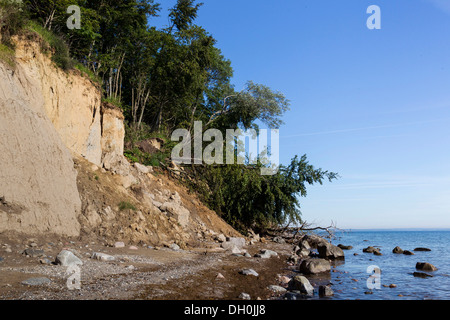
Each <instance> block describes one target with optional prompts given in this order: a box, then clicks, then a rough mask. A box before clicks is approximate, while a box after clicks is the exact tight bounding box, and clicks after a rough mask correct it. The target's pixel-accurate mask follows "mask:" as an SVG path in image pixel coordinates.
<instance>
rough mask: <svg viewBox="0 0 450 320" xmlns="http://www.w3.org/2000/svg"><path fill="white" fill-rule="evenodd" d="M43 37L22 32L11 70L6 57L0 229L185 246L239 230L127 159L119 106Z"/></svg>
mask: <svg viewBox="0 0 450 320" xmlns="http://www.w3.org/2000/svg"><path fill="white" fill-rule="evenodd" d="M39 41H42V40H39V39H37V40H35V41H25V40H17V47H16V56H15V60H16V61H15V62H16V63H15V67H14V68H12V67H11V66H8V65H7V64H5V63H2V61H0V233H1V232H3V231H17V232H20V233H25V234H45V233H52V234H57V235H67V236H80V235H81V236H98V237H102V238H103V239H106V240H108V241H114V240H122V241H123V240H125V241H128V242H136V243H137V242H142V241H145V242H147V243H161V242H177V243H180V244H186V243H190V242H197V243H198V241H202V239H205V238H206V237H215V236H216V235H217V234H218V233H223V234H225V235H238V233H237V232H236V231H235V230H233V229H232V228H231V227H230V226H228V225H227V224H226V223H225V222H224V221H223V220H222V219H220V218H219V217H218V216H217V215H216V214H215V213H214V212H213V211H210V210H208V209H207V208H206V207H205V206H203V205H202V204H201V203H200V202H199V201H198V199H196V198H195V197H194V196H192V195H191V194H190V193H189V192H188V191H187V190H186V189H185V188H183V187H182V186H180V185H178V184H177V183H176V182H174V181H171V179H170V178H169V177H167V176H165V175H164V174H161V172H160V173H158V174H156V173H153V172H152V168H148V167H145V166H141V165H139V164H136V165H134V166H133V165H131V164H130V163H128V161H127V160H126V159H125V157H124V156H123V149H124V135H125V130H124V123H123V121H124V118H123V115H122V112H121V110H120V109H118V108H116V107H114V106H113V105H110V104H106V103H102V101H101V92H100V90H99V89H98V86H97V85H96V84H94V83H92V82H91V81H90V80H89V79H88V78H87V77H85V76H84V75H82V74H81V73H80V72H78V71H70V72H65V71H63V70H60V69H59V68H57V67H56V66H55V65H54V63H53V62H52V60H51V57H50V56H49V55H47V54H44V53H42V52H41V51H40V47H41V46H40V43H39ZM124 204H127V205H129V208H126V209H124V208H123V206H124Z"/></svg>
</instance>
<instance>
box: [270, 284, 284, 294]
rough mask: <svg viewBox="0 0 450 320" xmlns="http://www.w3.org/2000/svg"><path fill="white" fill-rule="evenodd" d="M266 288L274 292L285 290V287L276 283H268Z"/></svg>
mask: <svg viewBox="0 0 450 320" xmlns="http://www.w3.org/2000/svg"><path fill="white" fill-rule="evenodd" d="M267 289H269V290H270V291H273V292H275V293H285V292H286V291H287V290H286V288H283V287H281V286H277V285H270V286H268V287H267Z"/></svg>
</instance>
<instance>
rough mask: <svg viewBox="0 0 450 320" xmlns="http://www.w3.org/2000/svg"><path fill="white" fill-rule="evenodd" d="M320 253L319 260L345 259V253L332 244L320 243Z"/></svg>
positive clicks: (318, 248)
mask: <svg viewBox="0 0 450 320" xmlns="http://www.w3.org/2000/svg"><path fill="white" fill-rule="evenodd" d="M317 250H318V251H319V258H322V259H330V260H342V259H345V255H344V251H343V250H342V249H341V248H339V247H337V246H335V245H332V244H331V243H320V244H319V245H318V246H317Z"/></svg>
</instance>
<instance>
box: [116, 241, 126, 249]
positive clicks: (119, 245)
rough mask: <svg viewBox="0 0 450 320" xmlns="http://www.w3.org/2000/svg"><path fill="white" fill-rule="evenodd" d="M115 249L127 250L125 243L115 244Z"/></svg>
mask: <svg viewBox="0 0 450 320" xmlns="http://www.w3.org/2000/svg"><path fill="white" fill-rule="evenodd" d="M114 248H125V243H123V242H121V241H117V242H116V243H114Z"/></svg>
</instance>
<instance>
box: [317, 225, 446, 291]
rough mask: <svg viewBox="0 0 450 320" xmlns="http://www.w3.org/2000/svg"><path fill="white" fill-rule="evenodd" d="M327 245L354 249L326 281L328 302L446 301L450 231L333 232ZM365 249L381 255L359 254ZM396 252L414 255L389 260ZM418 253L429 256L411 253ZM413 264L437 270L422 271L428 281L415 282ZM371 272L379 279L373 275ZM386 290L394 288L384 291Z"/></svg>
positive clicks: (346, 253)
mask: <svg viewBox="0 0 450 320" xmlns="http://www.w3.org/2000/svg"><path fill="white" fill-rule="evenodd" d="M331 242H332V243H333V244H334V245H337V244H343V245H350V246H353V248H352V249H351V250H344V253H345V263H343V264H340V265H336V266H335V267H334V268H333V270H335V271H334V272H331V273H330V279H326V281H325V283H326V282H331V283H332V289H333V291H334V296H333V297H332V298H331V299H339V300H345V299H350V300H354V299H361V300H408V299H409V300H423V299H433V300H450V230H446V231H391V230H390V231H378V230H376V231H366V230H364V231H361V230H353V231H352V230H349V231H338V232H336V234H335V239H333V240H332V241H331ZM368 246H373V247H377V248H379V249H380V251H381V253H382V255H381V256H376V255H374V254H372V253H364V252H363V249H364V248H367V247H368ZM396 246H399V247H400V248H401V249H403V250H409V251H412V252H413V253H414V255H404V254H394V253H393V252H392V250H393V249H394V248H395V247H396ZM417 247H425V248H429V249H431V251H413V250H414V249H415V248H417ZM355 254H356V255H355ZM417 262H429V263H431V264H433V265H434V266H435V267H437V268H438V270H437V271H434V272H426V271H424V272H426V273H427V274H429V275H432V277H427V278H419V277H415V276H414V272H422V271H421V270H416V263H417ZM374 268H378V269H379V270H380V271H381V273H380V274H374V273H373V270H374ZM371 276H372V277H371ZM311 281H312V282H314V281H315V280H314V279H312V280H311ZM318 282H321V283H320V284H324V282H323V281H318ZM391 284H394V285H395V287H387V286H389V285H391Z"/></svg>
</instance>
